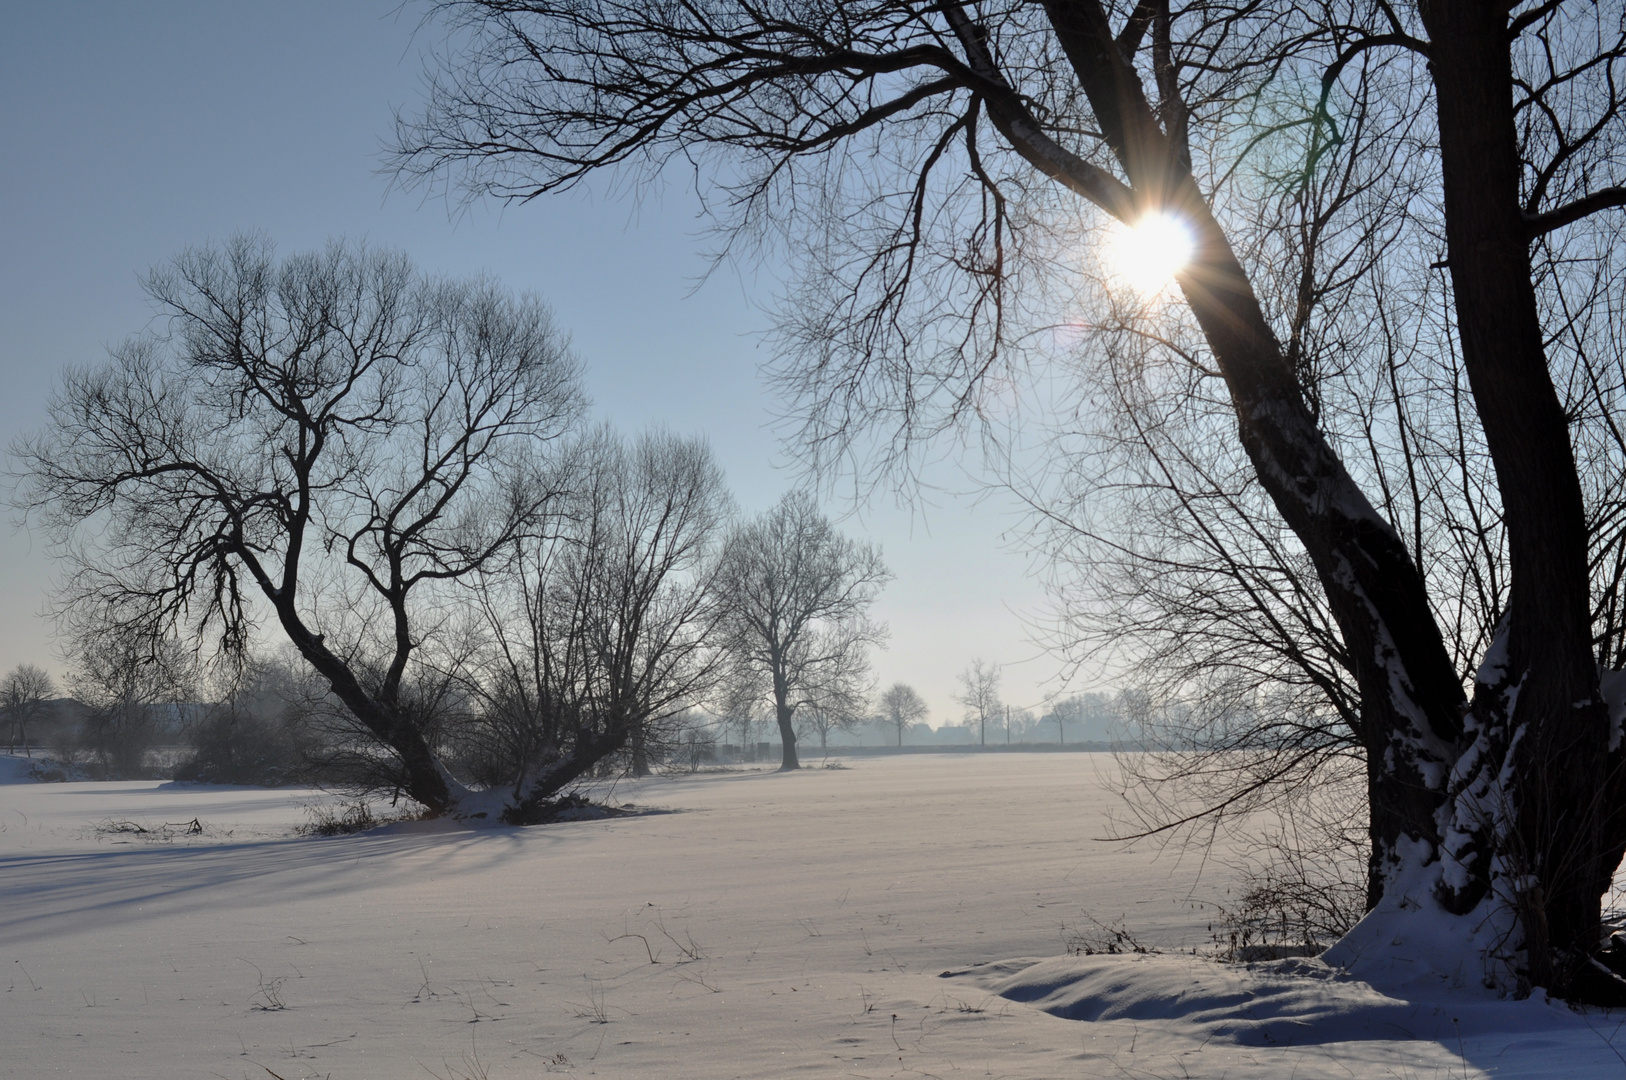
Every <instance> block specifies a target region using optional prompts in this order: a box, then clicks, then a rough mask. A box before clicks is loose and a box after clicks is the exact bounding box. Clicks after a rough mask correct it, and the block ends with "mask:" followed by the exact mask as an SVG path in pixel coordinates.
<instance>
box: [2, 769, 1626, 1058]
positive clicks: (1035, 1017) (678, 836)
mask: <svg viewBox="0 0 1626 1080" xmlns="http://www.w3.org/2000/svg"><path fill="white" fill-rule="evenodd" d="M1106 766H1110V759H1107V758H1104V757H1098V756H1094V755H1085V754H1032V755H1027V754H1000V755H987V756H976V755H965V756H959V755H921V756H904V757H892V758H880V759H864V760H859V761H856V762H851V763H850V764H849V767H848V768H846V769H840V770H822V769H809V770H807V771H804V772H802V773H800V774H791V775H778V774H775V773H768V772H761V773H745V772H741V773H714V774H702V775H699V776H683V777H677V778H665V779H655V780H651V781H646V782H642V783H638V784H630V783H625V782H623V783H622V784H620V785H618V786H617V788H616V789H615V793H614V801H616V802H625V803H635V804H638V805H639V806H643V807H649V808H658V809H660V810H662V811H668V812H664V813H652V814H646V815H640V816H633V817H624V818H617V819H613V820H608V821H598V822H580V823H572V824H561V825H553V826H547V827H539V828H532V829H524V830H513V829H488V830H480V831H464V830H451V829H446V828H439V827H433V826H428V825H413V826H394V827H391V828H388V829H386V830H383V831H382V832H375V833H372V834H367V835H362V836H348V837H335V838H327V839H315V838H301V837H298V836H296V835H295V834H294V830H295V828H296V827H297V826H298V825H300V824H301V823H302V822H304V821H305V819H306V814H305V810H304V806H305V805H307V804H310V803H313V802H318V801H321V799H322V797H321V796H320V795H319V794H317V793H315V792H298V791H295V792H290V791H261V790H254V789H242V788H210V787H183V786H172V785H164V784H154V783H115V784H90V783H79V784H35V783H9V784H4V785H0V963H3V964H4V966H5V973H4V975H5V978H4V980H3V981H4V982H5V983H6V987H5V988H4V989H5V992H4V993H3V994H0V1076H5V1077H45V1076H80V1077H107V1078H130V1080H136V1078H144V1077H153V1078H157V1077H163V1078H165V1080H170V1078H178V1077H227V1078H230V1080H238V1078H245V1077H253V1078H261V1080H263V1078H265V1077H267V1076H268V1075H270V1076H275V1077H281V1078H283V1080H295V1078H308V1077H333V1078H377V1080H383V1078H397V1077H428V1076H430V1075H431V1074H433V1075H435V1076H439V1077H442V1078H446V1080H452V1078H459V1077H485V1078H489V1080H509V1078H515V1077H533V1076H540V1075H545V1074H548V1073H555V1074H561V1075H574V1076H605V1077H649V1078H667V1077H671V1078H680V1077H694V1078H706V1080H722V1078H727V1077H775V1076H810V1077H813V1076H817V1077H825V1076H828V1077H904V1076H909V1077H940V1078H947V1077H950V1076H955V1077H966V1078H971V1077H1013V1078H1014V1077H1034V1078H1059V1077H1120V1078H1121V1077H1132V1078H1141V1077H1146V1078H1151V1077H1159V1078H1183V1077H1233V1078H1240V1077H1267V1078H1276V1077H1280V1078H1282V1080H1286V1078H1288V1077H1297V1078H1310V1077H1344V1078H1347V1077H1351V1076H1355V1077H1394V1078H1397V1080H1427V1078H1439V1080H1445V1078H1447V1077H1450V1078H1456V1077H1474V1076H1481V1075H1491V1076H1499V1077H1500V1076H1508V1077H1512V1076H1520V1077H1524V1076H1529V1077H1538V1076H1554V1075H1563V1076H1568V1077H1576V1076H1590V1075H1599V1076H1606V1075H1607V1076H1626V1059H1623V1058H1622V1057H1621V1055H1620V1054H1619V1053H1617V1052H1616V1049H1615V1047H1616V1046H1620V1047H1621V1048H1622V1049H1623V1050H1626V1032H1621V1033H1620V1034H1619V1036H1618V1037H1617V1030H1618V1028H1619V1026H1620V1018H1619V1017H1618V1016H1610V1015H1609V1014H1606V1013H1593V1014H1591V1015H1581V1014H1576V1013H1572V1012H1570V1011H1569V1010H1568V1009H1566V1008H1564V1007H1562V1006H1558V1005H1549V1004H1546V1003H1538V1002H1534V1001H1531V1002H1520V1003H1503V1002H1495V1001H1491V1000H1487V999H1485V998H1482V997H1474V996H1471V995H1469V994H1466V993H1464V994H1458V995H1455V996H1453V995H1449V994H1440V995H1435V996H1433V997H1428V996H1418V995H1410V996H1407V995H1399V996H1393V995H1391V996H1385V995H1384V994H1380V993H1378V992H1376V991H1374V990H1372V989H1371V988H1370V987H1367V986H1365V985H1364V984H1361V983H1359V982H1355V981H1353V980H1348V979H1341V978H1337V977H1334V975H1333V973H1331V972H1330V971H1328V970H1327V969H1326V968H1325V967H1324V966H1323V965H1319V964H1318V963H1316V962H1313V961H1312V962H1287V963H1286V965H1285V966H1283V965H1278V966H1276V967H1274V968H1271V967H1259V968H1255V969H1252V970H1250V969H1245V968H1235V967H1232V968H1220V967H1218V966H1216V965H1213V964H1210V963H1208V962H1206V961H1202V960H1197V959H1194V958H1192V957H1190V956H1189V955H1188V956H1186V957H1180V956H1177V955H1171V954H1166V955H1162V956H1153V957H1127V958H1126V957H1105V958H1074V959H1062V960H1055V959H1049V960H1045V961H1043V962H1040V963H1034V960H1035V959H1037V958H1054V957H1056V956H1058V955H1059V954H1062V953H1063V952H1064V947H1065V943H1066V942H1067V940H1069V939H1070V938H1071V937H1072V936H1073V935H1075V934H1076V933H1078V932H1081V931H1085V930H1087V929H1088V928H1089V920H1088V916H1094V917H1096V918H1098V919H1101V920H1104V921H1109V922H1110V921H1115V920H1117V919H1118V918H1119V917H1120V916H1122V917H1123V918H1124V920H1125V922H1126V925H1127V926H1128V927H1129V928H1130V929H1132V930H1133V931H1134V932H1135V933H1136V935H1137V936H1138V937H1140V938H1141V939H1142V940H1143V941H1146V942H1148V943H1152V944H1157V945H1161V946H1163V947H1165V948H1173V947H1178V946H1188V947H1189V946H1191V945H1198V944H1201V943H1203V942H1204V941H1205V940H1206V939H1207V934H1206V932H1205V927H1206V923H1207V919H1208V914H1209V913H1207V912H1204V911H1202V910H1199V909H1197V908H1195V907H1194V906H1193V905H1192V903H1191V901H1190V899H1189V898H1191V897H1193V896H1195V897H1196V898H1198V899H1200V898H1203V897H1209V896H1214V895H1218V894H1219V893H1221V892H1222V890H1223V888H1224V885H1225V882H1224V880H1223V878H1222V877H1220V876H1219V872H1218V871H1217V870H1216V869H1215V868H1214V867H1213V865H1212V864H1210V866H1209V868H1208V870H1207V871H1205V872H1204V876H1203V879H1202V880H1201V881H1200V882H1197V881H1196V880H1195V879H1196V877H1197V869H1198V867H1197V861H1196V860H1194V859H1187V860H1185V861H1184V862H1183V863H1182V862H1179V861H1176V860H1173V859H1171V858H1169V857H1168V856H1167V855H1165V856H1163V857H1160V858H1155V857H1154V852H1153V851H1152V850H1151V849H1149V848H1148V849H1145V850H1124V849H1123V848H1121V847H1119V846H1115V845H1109V844H1101V843H1095V842H1093V841H1092V839H1091V838H1092V837H1096V836H1099V835H1101V833H1102V830H1103V828H1104V823H1105V815H1106V812H1107V810H1108V809H1109V806H1110V796H1109V795H1108V794H1107V792H1106V790H1105V789H1104V787H1103V785H1102V783H1101V780H1100V778H1099V777H1098V776H1097V775H1096V772H1095V770H1096V769H1097V768H1098V767H1106ZM194 819H196V820H197V821H198V822H199V823H200V824H201V825H202V826H203V829H204V832H203V833H202V835H196V836H194V835H188V834H186V833H184V832H181V833H179V834H178V835H176V836H175V838H174V839H172V840H169V841H166V842H155V841H154V840H151V839H148V838H146V837H150V836H152V835H154V834H151V833H149V834H146V836H145V837H144V836H143V834H139V833H130V832H118V831H112V830H109V829H108V828H107V827H106V826H107V824H108V823H110V822H121V821H122V822H133V823H136V824H140V825H143V826H145V827H148V828H153V827H156V826H160V825H162V824H164V823H187V822H191V821H192V820H194ZM172 831H175V830H172ZM1024 958H1025V959H1024ZM1295 971H1296V972H1299V974H1293V972H1295ZM945 972H948V973H952V974H950V975H948V976H947V977H945ZM1001 993H1003V994H1004V995H1005V996H1001ZM1046 1010H1048V1011H1046ZM1611 1040H1612V1041H1611Z"/></svg>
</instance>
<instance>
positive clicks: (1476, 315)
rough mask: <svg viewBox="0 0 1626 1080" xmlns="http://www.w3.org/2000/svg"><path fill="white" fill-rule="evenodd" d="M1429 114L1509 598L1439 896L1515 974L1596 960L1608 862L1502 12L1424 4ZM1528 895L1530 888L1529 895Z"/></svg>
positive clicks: (1567, 509)
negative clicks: (1492, 909) (1515, 954)
mask: <svg viewBox="0 0 1626 1080" xmlns="http://www.w3.org/2000/svg"><path fill="white" fill-rule="evenodd" d="M1420 12H1421V14H1422V18H1423V22H1424V25H1425V26H1426V27H1427V28H1428V32H1429V37H1430V40H1431V46H1430V48H1431V60H1432V64H1431V70H1432V73H1433V79H1434V87H1435V94H1436V100H1437V103H1438V113H1439V129H1440V168H1441V178H1442V182H1443V191H1444V199H1445V220H1446V240H1447V244H1448V255H1449V266H1450V272H1451V283H1452V292H1453V295H1454V299H1455V304H1456V312H1457V328H1458V333H1459V336H1460V340H1461V345H1462V357H1463V366H1464V369H1465V370H1466V372H1467V375H1468V380H1469V385H1470V387H1471V389H1472V391H1473V396H1474V403H1475V406H1476V409H1477V412H1478V415H1479V418H1480V423H1481V426H1482V427H1483V429H1484V432H1485V441H1486V444H1487V446H1488V447H1489V449H1490V453H1491V458H1492V461H1493V462H1494V465H1495V468H1496V477H1497V485H1498V490H1499V493H1500V496H1501V501H1502V507H1503V512H1504V520H1505V525H1506V529H1507V538H1508V556H1509V570H1510V577H1509V581H1510V588H1509V601H1508V610H1507V612H1506V614H1505V616H1504V624H1503V629H1502V633H1501V638H1500V641H1499V644H1500V646H1501V648H1502V653H1501V655H1495V654H1493V656H1491V657H1489V658H1487V661H1486V663H1485V665H1484V667H1483V668H1482V669H1481V671H1480V675H1479V679H1478V681H1477V683H1476V688H1475V695H1474V704H1473V712H1472V719H1471V724H1472V727H1473V732H1472V734H1473V736H1474V739H1475V745H1474V749H1475V751H1476V753H1474V754H1472V755H1470V759H1471V762H1472V767H1471V768H1467V769H1464V770H1459V775H1457V776H1456V777H1454V783H1453V795H1454V804H1453V820H1452V824H1451V835H1450V841H1451V843H1450V844H1449V846H1448V851H1447V855H1448V857H1450V858H1451V859H1452V860H1454V861H1455V863H1456V864H1457V865H1458V866H1460V867H1461V868H1462V871H1463V872H1462V873H1461V874H1460V876H1458V877H1457V878H1456V879H1455V880H1453V881H1448V885H1447V890H1446V891H1447V892H1448V894H1449V895H1448V896H1446V898H1445V899H1447V901H1448V903H1449V904H1450V906H1451V907H1453V909H1455V910H1463V911H1465V910H1468V909H1469V908H1471V907H1473V906H1474V905H1475V904H1477V903H1478V902H1479V900H1480V899H1481V898H1483V897H1484V896H1485V895H1486V894H1487V893H1490V892H1494V893H1496V894H1497V895H1498V896H1499V897H1500V898H1501V899H1502V900H1503V901H1504V902H1511V903H1512V904H1513V905H1514V907H1515V909H1516V910H1517V911H1518V912H1519V913H1520V916H1521V921H1522V922H1523V927H1522V929H1523V932H1524V944H1525V949H1526V952H1527V955H1528V961H1529V964H1530V977H1531V979H1533V980H1534V981H1535V982H1536V983H1537V984H1545V985H1549V986H1551V985H1553V983H1552V982H1551V981H1550V978H1551V977H1552V976H1553V975H1555V974H1556V975H1557V976H1558V978H1559V980H1560V981H1563V973H1562V972H1552V971H1549V970H1547V969H1546V962H1547V957H1548V954H1549V952H1550V951H1551V950H1553V949H1556V950H1562V951H1566V952H1568V953H1569V954H1571V956H1572V957H1577V956H1584V955H1586V954H1587V953H1590V952H1591V951H1593V950H1594V949H1596V948H1597V946H1598V934H1599V919H1600V903H1601V896H1602V893H1603V891H1604V890H1605V889H1606V888H1607V887H1608V884H1609V879H1610V877H1611V876H1612V875H1613V872H1614V869H1615V867H1616V866H1617V865H1618V864H1619V862H1620V856H1621V846H1622V838H1621V836H1620V835H1619V833H1618V829H1617V827H1616V826H1614V825H1612V824H1611V823H1610V821H1609V817H1610V809H1611V808H1612V807H1613V806H1616V805H1619V803H1620V801H1621V800H1620V790H1619V788H1620V783H1619V772H1620V770H1619V761H1618V755H1612V754H1611V752H1610V751H1611V748H1610V746H1609V723H1608V716H1607V711H1606V709H1605V707H1604V705H1603V703H1602V700H1601V698H1600V696H1599V694H1598V672H1597V666H1596V662H1595V660H1594V658H1593V655H1592V626H1591V605H1590V589H1589V581H1588V575H1589V567H1588V563H1587V531H1586V516H1585V509H1584V504H1583V500H1582V494H1581V487H1580V481H1579V477H1578V474H1577V471H1576V466H1575V459H1574V455H1573V451H1572V449H1571V446H1570V441H1569V426H1568V422H1567V420H1566V417H1565V415H1564V412H1563V408H1562V406H1561V404H1560V402H1559V400H1558V395H1557V393H1556V391H1555V390H1554V387H1553V383H1552V378H1551V376H1550V374H1549V372H1548V368H1547V358H1546V353H1545V347H1544V343H1543V332H1542V325H1541V317H1540V311H1539V309H1538V306H1537V302H1536V292H1535V287H1534V285H1533V284H1532V268H1531V262H1530V246H1529V244H1530V241H1529V233H1528V226H1527V225H1526V223H1525V220H1524V215H1523V213H1522V209H1521V200H1520V192H1519V174H1520V160H1519V154H1518V133H1517V129H1516V125H1515V118H1514V113H1513V100H1512V92H1511V87H1512V86H1513V85H1514V84H1513V68H1512V57H1511V51H1510V35H1509V33H1508V26H1507V17H1506V14H1505V8H1503V7H1502V6H1498V5H1483V4H1479V3H1473V2H1465V0H1429V2H1426V3H1424V4H1422V5H1421V7H1420ZM1535 883H1539V884H1535Z"/></svg>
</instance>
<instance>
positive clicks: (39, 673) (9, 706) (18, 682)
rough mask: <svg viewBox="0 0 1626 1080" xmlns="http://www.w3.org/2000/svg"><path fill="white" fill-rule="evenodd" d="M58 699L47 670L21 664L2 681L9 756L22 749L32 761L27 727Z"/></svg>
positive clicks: (1, 702)
mask: <svg viewBox="0 0 1626 1080" xmlns="http://www.w3.org/2000/svg"><path fill="white" fill-rule="evenodd" d="M55 696H56V683H55V682H54V681H53V680H52V679H51V676H50V675H48V674H47V673H46V672H45V669H44V668H40V667H36V666H35V665H33V664H18V665H17V666H16V667H14V668H12V669H11V671H9V672H8V673H7V674H6V677H5V679H4V680H3V681H0V710H3V711H4V712H5V715H6V753H8V754H15V753H16V752H17V747H18V746H19V745H21V746H22V748H23V753H24V754H25V755H27V756H28V757H33V756H34V752H33V749H32V747H31V746H30V745H29V742H28V725H29V724H30V723H32V722H33V721H35V720H38V719H39V718H40V715H41V713H42V712H43V711H44V709H45V703H46V702H47V701H49V700H50V699H51V698H53V697H55Z"/></svg>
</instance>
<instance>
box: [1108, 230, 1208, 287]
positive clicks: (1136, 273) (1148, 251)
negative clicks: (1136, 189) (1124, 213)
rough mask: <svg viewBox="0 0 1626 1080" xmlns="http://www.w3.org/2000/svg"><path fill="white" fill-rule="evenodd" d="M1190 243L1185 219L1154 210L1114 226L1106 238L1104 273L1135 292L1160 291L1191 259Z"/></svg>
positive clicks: (1189, 232) (1170, 282) (1191, 246)
mask: <svg viewBox="0 0 1626 1080" xmlns="http://www.w3.org/2000/svg"><path fill="white" fill-rule="evenodd" d="M1193 246H1194V245H1193V242H1192V237H1191V229H1190V227H1189V226H1187V225H1186V223H1185V222H1183V221H1181V220H1180V219H1179V218H1177V217H1175V216H1174V215H1172V214H1166V213H1163V212H1162V211H1158V210H1154V211H1152V212H1150V213H1148V214H1145V215H1143V216H1142V217H1141V219H1140V220H1139V221H1137V222H1135V224H1134V225H1124V224H1115V225H1113V227H1112V229H1111V231H1110V232H1109V233H1108V236H1107V240H1106V251H1105V256H1106V259H1105V262H1106V268H1107V272H1108V273H1109V274H1110V275H1111V276H1112V277H1113V278H1115V279H1117V280H1119V281H1121V282H1122V283H1123V284H1124V285H1127V286H1128V287H1129V288H1131V289H1134V290H1135V291H1136V292H1138V293H1157V292H1161V291H1162V290H1164V289H1166V288H1167V287H1168V286H1169V285H1171V284H1173V282H1174V275H1175V274H1177V273H1179V272H1180V271H1181V270H1182V269H1183V268H1184V267H1185V265H1186V264H1187V263H1189V262H1190V261H1191V256H1192V253H1193V251H1192V249H1193Z"/></svg>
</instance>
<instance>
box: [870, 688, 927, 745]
mask: <svg viewBox="0 0 1626 1080" xmlns="http://www.w3.org/2000/svg"><path fill="white" fill-rule="evenodd" d="M926 713H927V709H926V703H925V702H924V701H922V700H921V699H920V695H919V694H917V693H915V688H914V687H912V686H910V685H909V684H908V683H901V682H900V683H893V684H892V685H891V686H889V687H887V690H886V693H884V694H882V695H881V715H882V716H884V717H886V721H887V723H889V724H891V725H892V726H893V727H894V728H896V729H897V732H898V745H899V746H902V745H903V733H904V732H905V731H907V730H908V729H909V725H910V724H918V723H920V722H921V721H923V720H925V719H926Z"/></svg>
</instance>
